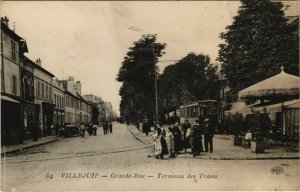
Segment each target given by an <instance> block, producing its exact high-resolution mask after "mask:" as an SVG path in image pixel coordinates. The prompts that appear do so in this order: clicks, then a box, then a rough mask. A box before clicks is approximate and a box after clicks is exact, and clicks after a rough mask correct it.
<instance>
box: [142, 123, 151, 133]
mask: <svg viewBox="0 0 300 192" xmlns="http://www.w3.org/2000/svg"><path fill="white" fill-rule="evenodd" d="M149 131H150V124H149V122H148V119H145V121H144V123H143V132H144V133H145V134H146V135H148V133H149Z"/></svg>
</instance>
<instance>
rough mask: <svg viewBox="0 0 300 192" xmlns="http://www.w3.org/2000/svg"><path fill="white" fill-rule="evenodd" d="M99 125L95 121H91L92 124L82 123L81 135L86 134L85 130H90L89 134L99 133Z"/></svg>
mask: <svg viewBox="0 0 300 192" xmlns="http://www.w3.org/2000/svg"><path fill="white" fill-rule="evenodd" d="M97 127H98V125H97V124H95V123H90V124H84V123H82V124H81V125H80V135H81V137H84V136H85V132H88V134H89V136H92V135H94V136H95V135H97Z"/></svg>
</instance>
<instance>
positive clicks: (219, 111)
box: [180, 100, 224, 124]
mask: <svg viewBox="0 0 300 192" xmlns="http://www.w3.org/2000/svg"><path fill="white" fill-rule="evenodd" d="M223 116H224V104H223V102H219V101H216V100H201V101H195V102H193V103H190V104H187V105H182V106H180V123H181V124H182V123H184V120H185V119H186V118H187V119H188V120H189V122H190V123H192V124H193V123H195V121H196V120H201V119H202V120H203V119H205V118H208V117H209V118H213V119H216V120H219V119H223Z"/></svg>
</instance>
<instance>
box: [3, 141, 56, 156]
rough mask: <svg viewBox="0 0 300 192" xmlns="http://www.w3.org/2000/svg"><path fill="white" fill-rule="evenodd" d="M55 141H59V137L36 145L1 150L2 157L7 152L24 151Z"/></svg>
mask: <svg viewBox="0 0 300 192" xmlns="http://www.w3.org/2000/svg"><path fill="white" fill-rule="evenodd" d="M55 141H58V139H54V140H50V141H45V142H43V143H38V144H36V145H31V146H27V147H23V148H19V149H14V150H11V151H6V152H1V157H2V156H5V155H7V154H11V153H15V152H18V151H23V150H25V149H30V148H34V147H38V146H41V145H46V144H49V143H53V142H55Z"/></svg>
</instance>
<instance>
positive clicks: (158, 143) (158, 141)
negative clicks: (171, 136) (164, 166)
mask: <svg viewBox="0 0 300 192" xmlns="http://www.w3.org/2000/svg"><path fill="white" fill-rule="evenodd" d="M166 154H168V148H167V143H166V140H165V139H164V137H163V135H162V130H161V129H160V128H157V129H156V134H155V137H154V155H155V158H156V159H158V158H161V159H163V158H164V155H166Z"/></svg>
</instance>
